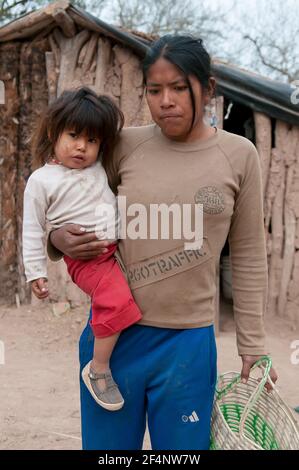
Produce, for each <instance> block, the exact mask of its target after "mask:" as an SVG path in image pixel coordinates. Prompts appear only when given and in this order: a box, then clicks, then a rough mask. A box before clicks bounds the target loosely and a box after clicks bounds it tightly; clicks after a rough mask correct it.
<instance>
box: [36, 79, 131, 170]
mask: <svg viewBox="0 0 299 470" xmlns="http://www.w3.org/2000/svg"><path fill="white" fill-rule="evenodd" d="M123 125H124V116H123V113H122V112H121V111H120V109H119V108H118V107H117V106H116V104H114V102H113V101H112V99H110V98H109V97H108V96H103V95H97V94H96V93H95V92H94V91H92V90H91V89H90V88H88V87H82V88H79V89H77V90H68V91H64V92H63V93H62V94H61V95H60V97H59V98H57V99H56V100H55V101H54V102H53V103H52V104H50V106H49V107H48V109H47V111H46V112H45V114H44V115H43V117H42V119H41V123H40V125H39V128H38V130H37V132H36V134H35V135H34V137H33V168H38V167H40V166H42V165H44V164H45V163H46V162H47V161H48V160H49V158H51V156H52V155H54V147H55V144H56V142H57V140H58V139H59V137H60V135H61V134H62V132H63V131H64V130H67V129H72V130H74V131H75V132H76V134H81V133H83V132H86V133H87V135H88V137H89V138H91V139H93V138H99V139H100V140H101V149H100V154H101V159H102V163H103V166H104V167H105V166H106V165H107V164H109V160H110V159H111V156H112V152H113V148H114V145H115V143H116V140H117V137H118V134H119V132H120V130H121V129H122V127H123Z"/></svg>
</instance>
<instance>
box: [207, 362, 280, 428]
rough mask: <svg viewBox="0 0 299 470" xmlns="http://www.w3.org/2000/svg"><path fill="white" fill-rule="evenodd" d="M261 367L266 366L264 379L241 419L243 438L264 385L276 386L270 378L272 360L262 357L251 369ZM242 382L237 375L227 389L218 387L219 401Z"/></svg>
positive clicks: (217, 395)
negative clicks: (247, 420) (248, 418)
mask: <svg viewBox="0 0 299 470" xmlns="http://www.w3.org/2000/svg"><path fill="white" fill-rule="evenodd" d="M260 366H264V367H262V369H263V376H262V379H261V381H260V382H259V383H258V385H257V386H256V388H255V390H254V391H253V393H252V394H251V397H250V398H249V400H248V402H247V404H246V406H245V408H244V411H243V413H242V418H241V421H240V426H239V435H240V436H242V437H243V434H244V427H245V421H246V419H247V416H248V414H249V413H250V411H251V409H252V407H253V406H254V404H255V403H256V401H257V400H258V398H259V396H260V395H261V393H262V391H263V388H264V385H265V383H266V382H267V380H268V381H269V382H270V384H271V385H272V386H274V384H273V382H272V380H271V379H270V376H269V372H270V369H271V366H272V361H271V358H270V357H269V356H263V357H261V358H260V359H258V360H257V361H256V362H255V363H254V364H253V366H252V367H251V371H252V370H254V369H256V368H257V367H260ZM240 382H241V374H237V375H236V376H235V377H234V378H233V379H232V381H231V382H230V383H229V384H228V385H226V387H224V388H223V389H218V388H217V387H216V397H217V399H219V398H221V397H223V396H225V395H226V394H227V393H228V392H229V391H231V390H232V388H233V387H235V386H236V385H237V384H238V383H240Z"/></svg>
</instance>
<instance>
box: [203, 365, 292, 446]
mask: <svg viewBox="0 0 299 470" xmlns="http://www.w3.org/2000/svg"><path fill="white" fill-rule="evenodd" d="M257 367H259V368H260V369H262V371H263V377H262V379H261V380H258V379H255V378H253V377H249V379H248V382H247V383H246V384H243V383H242V382H241V376H240V374H238V373H236V372H227V373H225V374H223V375H221V376H220V377H219V378H218V382H217V388H216V394H215V401H214V408H213V413H212V424H211V447H210V449H211V450H220V449H221V450H274V449H280V450H286V449H288V450H295V449H297V450H298V449H299V429H298V425H297V423H296V421H295V419H294V417H293V415H292V412H291V410H290V409H289V408H288V406H287V405H286V404H285V403H284V402H283V400H282V399H281V397H280V396H279V394H278V392H277V389H276V388H275V387H274V384H273V383H272V381H271V379H270V377H269V371H270V369H271V359H270V358H269V357H267V356H265V357H263V358H261V359H260V360H259V361H257V362H256V363H255V364H254V366H253V367H252V369H251V370H253V369H256V368H257ZM267 380H268V381H269V382H270V383H271V384H272V386H273V387H274V388H273V390H272V391H271V392H270V393H268V392H267V391H266V390H265V388H264V385H265V383H266V381H267Z"/></svg>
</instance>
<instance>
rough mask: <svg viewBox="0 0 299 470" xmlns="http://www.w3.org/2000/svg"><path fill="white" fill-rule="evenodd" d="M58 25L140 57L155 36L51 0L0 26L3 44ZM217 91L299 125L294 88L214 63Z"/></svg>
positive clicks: (41, 33) (67, 32) (67, 31)
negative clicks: (93, 34) (92, 35)
mask: <svg viewBox="0 0 299 470" xmlns="http://www.w3.org/2000/svg"><path fill="white" fill-rule="evenodd" d="M57 26H59V27H60V28H61V29H62V31H63V33H64V35H65V36H66V37H72V36H74V35H75V34H76V33H77V32H78V31H79V30H81V29H88V30H90V31H94V32H98V33H101V34H103V35H104V36H106V37H110V38H111V39H113V40H114V41H116V42H118V43H120V44H122V45H123V46H125V47H128V48H130V49H131V50H132V51H134V52H135V53H136V54H137V55H138V56H139V57H140V58H142V57H143V56H144V54H145V53H146V51H147V49H148V47H149V45H150V43H151V41H152V37H151V36H148V35H145V34H143V33H137V32H136V31H134V32H132V31H126V30H123V29H121V28H117V27H115V26H112V25H110V24H107V23H105V22H104V21H101V20H100V19H98V18H96V17H95V16H93V15H91V14H90V13H88V12H86V11H84V10H82V9H81V8H79V7H75V6H73V5H72V4H71V3H70V2H69V1H68V0H61V1H59V2H55V3H52V4H50V5H48V6H46V7H45V8H42V9H40V10H37V11H34V12H32V13H28V14H26V15H23V16H22V17H20V18H18V19H17V20H14V21H12V22H10V23H8V24H6V25H4V26H2V27H1V28H0V43H1V42H8V41H14V40H22V39H29V38H30V37H35V36H37V35H39V36H46V35H47V34H49V33H50V31H51V30H52V29H53V28H55V27H57ZM213 72H214V75H215V77H216V79H217V83H218V92H219V93H221V94H223V95H224V96H225V97H227V98H228V99H231V100H232V101H235V102H238V103H241V104H244V105H246V106H248V107H250V108H252V109H253V110H255V111H260V112H263V113H265V114H267V115H269V116H270V117H273V118H277V119H280V120H283V121H287V122H289V123H291V124H295V125H299V104H294V103H292V102H291V95H292V93H293V92H294V88H292V87H291V86H290V85H288V84H285V83H281V82H279V81H275V80H270V79H267V78H265V77H262V76H260V75H258V74H254V73H251V72H248V71H245V70H242V69H240V68H238V67H235V66H232V65H231V64H227V63H222V62H219V61H214V62H213Z"/></svg>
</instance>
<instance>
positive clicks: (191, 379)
mask: <svg viewBox="0 0 299 470" xmlns="http://www.w3.org/2000/svg"><path fill="white" fill-rule="evenodd" d="M92 355H93V334H92V331H91V328H90V326H89V324H87V326H86V328H85V330H84V331H83V333H82V335H81V338H80V364H81V370H82V368H83V367H84V366H85V364H87V362H88V361H90V360H91V358H92ZM111 370H112V374H113V377H114V379H115V381H116V382H117V384H118V386H119V389H120V391H121V393H122V395H123V397H124V400H125V405H124V407H123V408H122V409H121V410H119V411H107V410H105V409H103V408H102V407H100V406H99V405H97V403H96V402H95V401H94V400H93V398H92V397H91V395H90V393H89V391H88V390H87V388H86V386H85V385H84V383H83V382H82V379H81V375H80V384H81V417H82V442H83V449H94V450H137V449H141V448H142V443H143V437H144V432H145V426H146V416H147V420H148V428H149V433H150V438H151V445H152V449H153V450H204V449H208V448H209V439H210V419H211V412H212V405H213V397H214V392H215V382H216V375H217V374H216V345H215V336H214V328H213V326H208V327H204V328H192V329H186V330H176V329H168V328H155V327H150V326H142V325H133V326H131V327H129V328H128V329H126V330H124V331H123V332H122V333H121V336H120V338H119V340H118V342H117V345H116V347H115V349H114V351H113V355H112V358H111Z"/></svg>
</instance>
